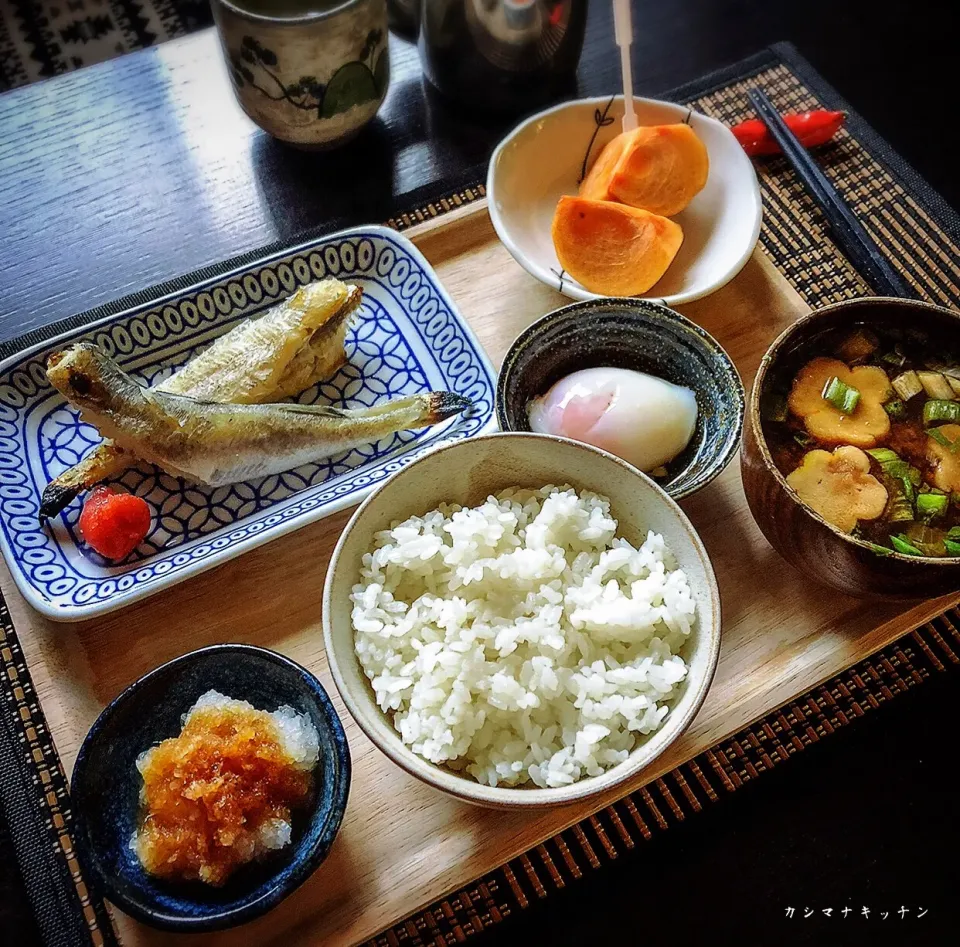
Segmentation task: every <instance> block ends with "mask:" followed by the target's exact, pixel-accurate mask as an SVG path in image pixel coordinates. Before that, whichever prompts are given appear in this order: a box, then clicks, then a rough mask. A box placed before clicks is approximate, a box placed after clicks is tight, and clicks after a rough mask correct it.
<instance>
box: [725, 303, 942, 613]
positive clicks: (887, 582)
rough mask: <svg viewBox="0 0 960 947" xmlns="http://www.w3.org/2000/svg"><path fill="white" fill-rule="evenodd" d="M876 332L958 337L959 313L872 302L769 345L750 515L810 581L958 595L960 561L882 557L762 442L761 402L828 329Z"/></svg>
mask: <svg viewBox="0 0 960 947" xmlns="http://www.w3.org/2000/svg"><path fill="white" fill-rule="evenodd" d="M864 322H865V323H868V324H870V325H871V326H877V327H882V326H883V325H889V326H891V327H894V326H896V327H899V328H903V327H904V326H910V327H912V328H915V329H920V330H923V329H927V330H931V331H937V332H941V333H946V334H950V333H952V334H953V335H954V336H955V337H956V334H957V333H960V314H958V313H956V312H953V311H952V310H950V309H942V308H940V307H939V306H933V305H930V304H928V303H921V302H914V301H912V300H906V299H887V298H880V297H873V298H867V299H854V300H850V301H848V302H842V303H837V304H835V305H833V306H827V307H825V308H823V309H820V310H818V311H817V312H812V313H810V314H809V315H807V316H803V317H802V318H800V319H798V320H797V321H796V322H795V323H793V325H791V326H790V327H789V328H788V329H786V330H785V331H784V332H783V333H782V334H781V335H780V337H779V338H778V339H777V340H776V341H775V342H774V343H773V345H771V346H770V348H769V349H768V350H767V354H766V355H764V357H763V360H762V361H761V362H760V368H759V370H758V371H757V377H756V379H755V380H754V383H753V390H752V391H751V393H750V404H749V406H748V409H747V419H746V424H745V426H744V432H743V449H742V451H741V452H740V470H741V473H742V475H743V489H744V492H745V493H746V495H747V503H748V504H749V506H750V512H751V513H752V514H753V518H754V519H755V520H756V521H757V525H758V526H759V527H760V530H761V532H762V533H763V535H764V536H766V537H767V540H768V541H769V542H770V545H771V546H773V548H774V549H776V550H777V552H779V553H780V555H781V556H783V558H784V559H786V560H787V562H789V563H790V564H791V565H793V566H795V567H796V568H797V569H799V570H800V571H801V572H803V573H804V574H805V575H807V576H809V577H810V578H811V579H814V580H816V581H817V582H820V583H822V584H823V585H827V586H830V587H832V588H834V589H838V590H839V591H841V592H846V593H847V594H848V595H855V596H858V597H860V598H889V599H913V598H930V597H932V596H935V595H941V594H945V593H947V592H953V591H955V590H957V589H960V559H932V558H927V557H918V556H904V555H901V554H900V553H895V552H893V551H892V550H891V552H890V553H889V554H888V555H882V554H877V552H876V551H875V550H874V549H873V548H872V547H871V546H869V545H868V544H867V543H864V542H862V541H860V540H857V539H854V538H853V537H852V536H850V535H849V534H848V533H844V532H843V531H842V530H839V529H837V527H835V526H832V525H831V524H830V523H828V522H827V521H826V520H825V519H823V517H821V516H820V515H819V514H817V513H814V512H813V510H811V509H810V508H809V507H806V506H804V505H803V504H802V503H801V502H800V500H799V498H798V497H797V495H796V493H795V492H794V491H793V490H792V489H791V488H790V487H789V486H787V481H786V479H785V478H784V476H783V474H781V473H780V471H779V470H778V469H777V467H776V465H775V464H774V462H773V457H772V455H771V453H770V450H769V448H768V447H767V444H766V440H765V439H764V435H763V429H762V427H761V421H760V399H761V397H762V396H763V395H764V394H765V393H766V391H767V387H768V386H769V385H772V384H774V383H775V381H776V380H777V379H778V377H779V375H780V373H781V370H783V369H784V367H785V366H786V367H789V366H791V365H792V364H793V363H794V361H797V362H802V361H805V358H804V356H805V355H806V353H809V356H810V357H811V358H812V357H813V356H814V355H822V354H824V353H823V352H821V351H819V350H818V348H817V340H818V339H819V338H820V337H821V336H822V335H823V333H825V332H828V331H830V330H836V329H838V328H839V329H842V328H843V327H845V326H849V327H851V328H852V327H853V326H854V325H856V324H858V323H864Z"/></svg>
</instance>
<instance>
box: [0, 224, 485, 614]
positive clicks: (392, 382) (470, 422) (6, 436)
mask: <svg viewBox="0 0 960 947" xmlns="http://www.w3.org/2000/svg"><path fill="white" fill-rule="evenodd" d="M332 275H336V276H337V278H339V279H343V280H349V281H354V282H356V283H358V284H359V285H361V286H362V287H363V289H364V302H363V305H362V307H361V311H360V314H359V316H358V317H355V319H354V323H353V325H352V327H351V329H350V331H349V333H348V336H347V362H346V364H345V365H344V367H343V368H342V369H341V370H340V371H339V372H338V373H337V374H336V376H335V377H333V378H331V379H329V380H327V381H324V382H322V383H320V384H319V385H316V386H314V387H313V388H311V389H309V390H307V391H306V392H304V393H303V394H301V395H300V396H299V397H298V398H297V399H296V400H297V401H298V402H299V403H301V404H315V403H320V404H334V405H337V406H339V407H350V408H358V407H364V406H370V405H373V404H375V403H377V402H382V401H384V400H387V399H390V398H395V397H398V396H401V395H407V394H413V393H415V392H419V391H429V390H433V389H438V388H445V389H448V390H451V391H455V392H457V393H458V394H461V395H464V396H465V397H467V398H469V399H470V400H471V401H473V403H474V410H473V411H472V412H471V413H469V414H468V415H466V416H463V415H461V416H459V417H458V418H455V419H452V420H451V421H448V422H446V423H444V424H441V425H438V426H437V427H435V428H428V429H426V430H423V431H401V432H397V433H396V434H393V435H390V436H389V437H386V438H383V439H382V440H380V441H378V442H376V443H375V444H369V445H364V446H362V447H359V448H355V449H354V450H351V451H348V452H345V453H341V454H338V455H336V456H333V457H331V458H329V459H328V460H325V461H322V462H320V463H316V464H308V465H305V466H302V467H298V468H296V469H295V470H291V471H288V472H285V473H282V474H278V475H276V476H272V477H266V478H263V479H261V480H256V481H249V482H245V483H238V484H233V485H230V486H226V487H218V488H209V487H203V486H198V485H196V484H192V483H188V482H186V481H183V480H180V479H178V478H175V477H171V476H169V475H167V474H165V473H162V472H161V471H159V470H157V469H156V468H153V467H149V466H137V467H133V468H131V469H129V470H127V471H126V472H125V473H124V474H123V475H122V476H120V477H119V478H118V481H119V483H120V484H122V485H123V487H124V488H125V489H126V490H128V491H130V492H131V493H135V494H137V495H139V496H142V497H144V498H145V499H146V500H147V501H148V502H149V503H150V504H151V507H152V511H153V513H154V518H153V524H152V527H151V531H150V533H149V534H148V536H147V538H146V540H145V541H144V543H143V544H142V545H141V547H140V548H139V549H138V550H136V551H135V552H134V553H133V554H132V555H131V556H130V557H129V559H127V560H126V561H125V562H124V563H122V564H120V565H116V564H113V563H109V562H107V561H106V560H104V559H102V558H101V557H100V556H98V555H97V554H96V553H94V552H93V551H92V550H90V549H89V548H88V547H86V546H83V545H82V544H81V543H80V542H79V536H78V533H77V520H78V518H79V514H80V504H79V503H78V502H75V503H73V504H72V505H71V506H70V507H68V508H67V510H65V511H64V512H63V513H62V514H61V515H60V517H58V519H57V521H56V523H55V524H54V528H53V529H52V530H44V529H42V528H41V527H40V526H39V524H38V521H37V513H38V510H39V503H40V495H41V493H42V490H43V488H44V486H45V485H46V484H47V482H49V480H51V479H52V478H53V477H55V476H56V475H58V474H59V473H61V472H62V471H64V470H66V469H67V468H69V467H71V466H73V465H74V464H76V463H77V462H78V461H79V460H80V459H81V458H82V457H83V456H84V455H86V454H87V453H89V451H90V450H92V449H93V448H94V447H95V446H96V445H97V444H99V443H100V435H99V433H98V432H97V430H96V428H94V427H92V426H90V425H88V424H85V423H84V422H83V421H81V420H80V418H79V417H78V415H77V414H76V413H75V412H74V411H73V410H72V409H71V408H70V407H69V406H67V405H65V404H64V402H63V400H62V398H61V396H60V395H59V394H58V393H57V392H56V391H55V390H54V389H53V388H52V386H51V385H50V383H49V382H48V381H47V378H46V373H45V368H44V366H45V360H46V354H47V353H46V352H44V353H41V354H39V355H36V356H33V357H30V358H28V359H27V360H26V361H22V362H20V363H19V364H17V365H15V366H13V367H11V368H9V369H8V370H7V371H6V372H5V373H4V374H3V375H2V376H0V526H2V529H3V531H4V536H5V539H6V541H7V545H8V548H9V549H10V550H11V551H12V554H13V560H14V561H13V562H12V563H11V566H12V567H13V568H15V569H18V570H20V572H21V574H22V576H23V577H24V578H25V579H26V581H27V582H28V584H29V585H30V586H32V588H33V589H34V590H35V591H36V592H37V593H38V594H39V595H40V596H41V597H42V598H44V599H46V600H47V601H48V602H50V603H51V604H53V605H55V606H57V607H59V608H66V609H76V608H78V607H82V606H85V605H89V604H92V603H95V602H98V601H100V602H102V601H104V600H106V599H109V598H112V597H113V596H116V595H123V594H125V593H126V594H129V593H131V592H132V591H133V590H134V589H142V588H143V587H144V586H147V585H150V584H153V583H155V582H156V581H157V580H158V579H159V578H161V577H167V576H169V575H170V574H172V573H175V572H179V571H183V570H186V569H194V568H196V567H197V566H198V564H200V563H202V562H203V561H204V560H206V559H208V558H209V557H211V556H217V555H222V553H223V551H224V550H225V549H228V548H229V547H231V546H234V545H236V544H238V543H243V542H245V541H247V540H251V539H253V538H254V537H256V538H258V539H259V538H262V535H263V534H267V533H269V532H271V531H275V530H277V529H288V528H289V524H290V521H291V520H295V519H297V518H299V517H305V516H310V517H311V519H312V518H315V514H316V511H317V509H318V508H319V507H322V506H324V505H326V504H332V503H336V504H338V505H342V504H344V503H345V502H346V501H349V500H350V499H351V498H352V497H353V496H355V495H357V494H361V493H365V492H367V491H368V490H369V489H370V488H372V487H373V486H375V485H376V484H378V483H380V482H381V481H382V480H384V479H386V478H387V477H388V476H390V475H391V474H392V473H395V472H396V471H397V470H399V469H401V467H404V466H406V465H407V464H409V463H411V462H412V461H413V460H414V459H416V458H417V457H418V456H420V455H421V454H422V453H423V451H424V450H426V449H427V448H428V447H431V446H434V445H436V444H438V443H442V442H447V441H449V440H456V439H460V438H465V437H470V436H471V435H473V434H477V433H479V432H480V431H482V430H484V429H485V428H486V427H488V426H489V424H490V422H491V419H492V416H493V394H494V380H493V377H492V374H491V372H490V369H489V365H488V363H487V362H486V361H485V359H484V357H483V356H482V355H481V354H480V352H479V351H478V349H477V346H476V345H475V343H474V341H473V339H472V338H471V337H470V336H469V334H468V333H466V332H465V331H464V329H463V326H462V324H461V323H460V321H459V320H458V318H457V317H456V315H454V313H452V312H451V310H450V308H449V306H448V305H447V304H446V301H445V300H444V298H443V295H442V293H441V292H440V291H439V289H438V286H437V285H436V283H435V280H434V278H433V276H432V274H431V273H429V272H427V271H426V270H424V268H423V267H422V266H421V264H420V261H419V260H418V259H417V258H415V257H414V256H412V255H411V254H410V253H409V252H408V250H407V247H406V246H405V245H404V243H402V242H401V241H400V240H395V239H392V238H391V237H389V236H387V235H385V234H382V233H371V234H370V235H369V236H366V235H363V234H362V233H357V232H354V233H353V234H352V235H349V236H345V237H343V238H341V239H339V240H332V241H331V240H329V239H328V240H326V241H321V242H320V243H318V245H317V246H316V247H314V248H305V249H303V250H301V251H300V252H298V253H296V254H294V255H285V256H280V257H277V258H275V259H273V260H271V261H269V262H267V263H266V264H263V263H258V264H257V265H256V267H255V268H253V269H247V270H242V271H239V272H236V273H234V274H231V275H230V276H228V277H221V278H219V279H217V280H214V281H211V282H209V283H206V284H204V285H203V286H202V287H200V288H195V289H193V290H190V291H188V292H186V293H184V294H182V295H180V296H178V297H176V298H174V299H167V300H164V301H163V303H162V304H160V305H157V304H156V303H154V304H151V305H150V306H149V307H144V308H143V309H139V310H135V311H134V312H132V313H130V314H127V315H125V316H121V317H119V318H118V319H117V320H115V321H113V322H112V323H110V324H109V325H105V326H101V327H99V328H95V329H89V328H88V329H80V330H77V331H76V332H75V333H72V334H71V335H70V336H69V337H68V338H65V339H62V340H60V341H59V342H58V344H57V347H62V346H63V345H65V344H68V343H69V342H72V341H93V342H96V343H97V345H99V346H100V347H101V348H102V349H103V350H104V351H105V352H106V353H107V354H108V355H110V356H111V357H112V358H114V359H116V360H117V362H118V363H119V364H120V365H121V366H122V367H123V368H124V369H125V370H126V371H129V372H130V373H131V374H132V375H134V377H136V378H138V379H139V380H140V381H142V382H144V383H146V384H150V385H154V384H157V383H158V382H160V381H161V380H163V378H165V377H167V376H169V375H170V374H172V373H173V372H174V371H175V370H176V369H178V368H180V367H181V366H182V365H184V364H185V363H186V362H187V361H189V359H190V358H191V357H192V356H193V355H194V354H196V353H197V352H198V351H200V350H201V349H202V348H203V347H205V346H206V345H208V344H209V343H210V342H211V341H212V340H213V339H214V338H216V337H217V336H219V335H221V334H222V333H223V332H224V331H226V330H227V329H229V328H230V327H232V325H234V324H236V323H237V322H239V321H241V320H242V319H245V318H247V317H249V316H251V315H254V314H257V313H259V312H261V311H263V310H265V309H267V308H269V306H271V305H273V304H274V303H275V302H276V301H277V300H278V299H279V298H284V297H286V296H287V295H289V293H290V292H291V291H292V290H293V289H296V288H297V287H299V286H302V285H304V284H306V283H309V282H312V281H314V280H317V279H323V278H324V277H326V276H332ZM357 499H359V496H357ZM78 551H79V552H80V555H78V554H77V553H78Z"/></svg>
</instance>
